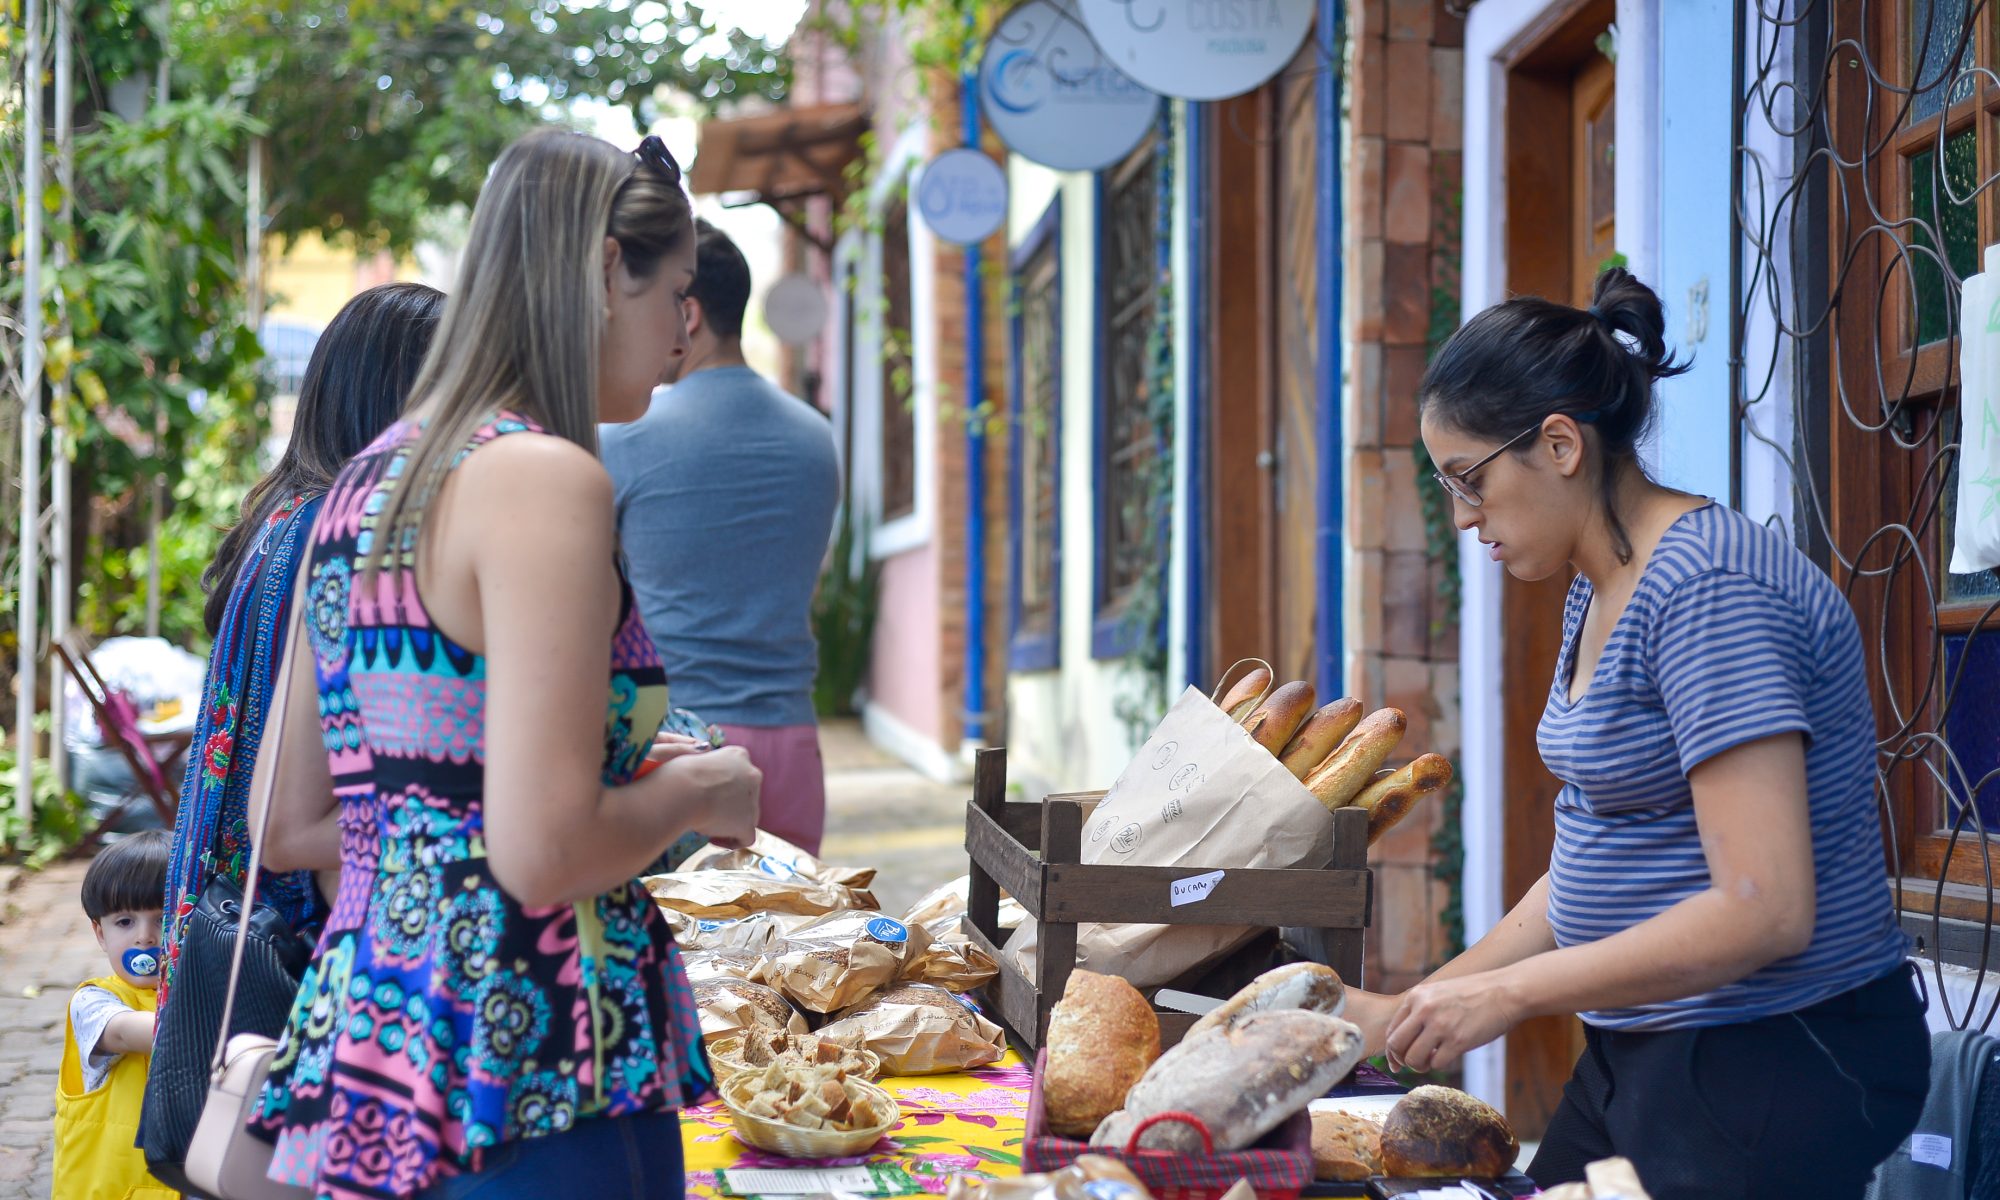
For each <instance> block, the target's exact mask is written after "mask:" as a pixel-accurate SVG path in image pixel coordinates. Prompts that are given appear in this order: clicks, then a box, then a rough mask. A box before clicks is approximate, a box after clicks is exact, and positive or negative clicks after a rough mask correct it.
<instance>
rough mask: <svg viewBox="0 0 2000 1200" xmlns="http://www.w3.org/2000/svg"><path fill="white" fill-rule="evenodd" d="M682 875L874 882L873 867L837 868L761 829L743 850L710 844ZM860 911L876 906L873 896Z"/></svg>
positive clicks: (856, 885)
mask: <svg viewBox="0 0 2000 1200" xmlns="http://www.w3.org/2000/svg"><path fill="white" fill-rule="evenodd" d="M676 869H677V871H678V872H680V873H681V874H687V873H689V872H693V871H761V872H763V873H764V874H766V875H770V876H772V877H774V878H777V879H804V880H810V881H812V882H814V883H834V884H839V885H840V886H841V887H846V888H854V889H856V890H860V889H863V888H866V887H867V886H868V885H869V884H871V883H873V882H875V868H874V867H836V866H834V865H833V864H831V863H828V862H825V861H823V860H821V859H820V858H818V857H816V856H814V855H812V854H809V853H807V852H806V851H804V850H801V849H799V848H798V847H797V846H794V845H792V844H791V843H790V842H788V841H786V840H785V839H783V838H781V837H779V836H778V835H777V834H775V833H766V832H765V831H763V830H761V829H759V830H758V831H757V838H756V840H755V841H753V842H751V843H750V844H749V845H748V846H747V847H744V848H743V849H741V850H730V849H726V848H724V847H721V846H715V845H710V846H706V847H704V848H702V849H701V850H699V851H697V852H696V853H695V854H693V855H692V856H690V857H689V858H688V860H687V861H686V862H684V863H682V864H681V865H680V866H679V867H678V868H676ZM856 907H858V908H873V907H875V900H874V897H872V896H871V897H869V899H868V902H867V903H866V904H865V905H856Z"/></svg>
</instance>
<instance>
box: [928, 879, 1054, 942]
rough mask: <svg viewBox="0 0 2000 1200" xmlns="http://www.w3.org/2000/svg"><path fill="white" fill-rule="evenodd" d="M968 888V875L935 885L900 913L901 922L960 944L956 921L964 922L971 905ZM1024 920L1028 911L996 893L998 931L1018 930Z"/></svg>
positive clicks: (1009, 897)
mask: <svg viewBox="0 0 2000 1200" xmlns="http://www.w3.org/2000/svg"><path fill="white" fill-rule="evenodd" d="M971 887H972V877H971V876H970V875H960V876H959V877H958V878H957V879H954V880H952V881H951V882H950V883H944V884H939V885H938V886H937V887H935V888H932V889H931V890H930V891H928V892H926V893H924V897H923V899H921V900H919V901H917V902H916V903H915V904H913V905H911V906H910V911H908V912H906V913H904V914H903V920H904V922H905V923H907V924H911V925H922V926H923V927H924V928H925V929H928V930H930V931H931V936H932V937H935V938H942V939H945V940H947V941H964V940H965V935H964V933H962V932H961V931H960V922H962V921H963V920H964V919H965V910H966V906H967V905H968V904H969V903H971V901H970V900H969V899H968V897H969V895H970V891H971ZM1027 919H1028V910H1027V909H1025V908H1022V907H1021V902H1020V901H1019V900H1016V899H1014V898H1013V897H1012V896H1009V895H1008V894H1007V893H1005V892H1002V893H1000V928H1002V929H1018V928H1020V925H1021V922H1023V921H1025V920H1027Z"/></svg>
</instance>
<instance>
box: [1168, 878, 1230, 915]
mask: <svg viewBox="0 0 2000 1200" xmlns="http://www.w3.org/2000/svg"><path fill="white" fill-rule="evenodd" d="M1221 882H1222V872H1221V871H1210V872H1209V873H1208V874H1206V875H1190V876H1188V877H1187V878H1186V879H1176V880H1174V883H1173V907H1175V908H1179V907H1180V906H1181V905H1183V904H1199V903H1201V902H1202V901H1203V900H1206V899H1208V894H1209V893H1210V892H1212V891H1214V890H1215V885H1216V884H1218V883H1221Z"/></svg>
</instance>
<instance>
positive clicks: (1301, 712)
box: [1243, 679, 1313, 755]
mask: <svg viewBox="0 0 2000 1200" xmlns="http://www.w3.org/2000/svg"><path fill="white" fill-rule="evenodd" d="M1312 710H1313V685H1312V684H1310V683H1307V682H1306V681H1304V680H1303V679H1300V680H1294V681H1293V682H1291V683H1287V684H1285V685H1283V686H1282V687H1280V688H1278V689H1277V690H1276V691H1274V692H1272V693H1271V694H1270V695H1268V696H1266V697H1264V702H1263V703H1262V704H1259V705H1258V706H1257V707H1256V708H1254V709H1252V710H1251V712H1250V715H1249V716H1247V717H1245V718H1243V728H1245V729H1247V730H1249V731H1250V737H1251V739H1252V740H1253V741H1255V742H1256V743H1257V744H1258V745H1259V746H1262V747H1264V749H1266V750H1269V751H1270V752H1271V753H1272V754H1274V755H1275V754H1277V753H1278V752H1279V751H1281V750H1283V749H1284V748H1285V743H1286V742H1289V741H1291V740H1292V735H1293V734H1294V733H1297V732H1298V731H1299V726H1301V725H1303V724H1305V721H1306V718H1307V717H1308V716H1311V715H1312Z"/></svg>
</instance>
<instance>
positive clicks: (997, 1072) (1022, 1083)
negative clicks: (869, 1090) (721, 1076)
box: [681, 1049, 1032, 1197]
mask: <svg viewBox="0 0 2000 1200" xmlns="http://www.w3.org/2000/svg"><path fill="white" fill-rule="evenodd" d="M1031 1074H1032V1072H1031V1071H1030V1070H1029V1068H1028V1065H1027V1064H1026V1063H1024V1062H1022V1061H1021V1056H1020V1055H1019V1054H1017V1053H1015V1052H1014V1051H1013V1050H1012V1049H1009V1050H1008V1051H1007V1056H1006V1057H1005V1058H1002V1059H1001V1060H1000V1061H999V1062H997V1063H995V1064H994V1065H993V1066H991V1067H985V1068H981V1069H980V1070H977V1071H970V1072H966V1073H963V1074H953V1075H916V1076H896V1077H890V1078H885V1079H881V1080H878V1081H877V1082H879V1083H880V1084H881V1086H882V1087H883V1088H884V1089H885V1090H887V1091H888V1092H889V1093H890V1094H891V1095H893V1096H895V1097H896V1103H897V1104H898V1105H900V1106H901V1108H902V1110H903V1116H902V1120H900V1121H898V1122H897V1123H896V1126H895V1128H893V1129H891V1130H890V1131H889V1136H888V1137H887V1138H885V1139H884V1140H883V1141H882V1142H881V1143H879V1144H877V1146H876V1148H875V1150H874V1152H873V1153H870V1154H865V1155H860V1156H858V1157H854V1158H834V1159H797V1158H783V1157H780V1156H778V1155H775V1154H766V1153H764V1152H763V1151H761V1150H753V1149H751V1148H750V1147H748V1146H745V1145H744V1144H743V1143H742V1142H739V1141H737V1140H736V1136H735V1134H734V1133H733V1132H732V1131H731V1125H730V1121H729V1110H727V1109H725V1108H723V1107H722V1105H721V1103H720V1102H717V1103H713V1104H705V1105H702V1106H701V1107H699V1108H691V1109H689V1110H687V1111H686V1112H684V1113H682V1114H681V1150H682V1153H683V1154H684V1156H685V1158H686V1166H687V1190H688V1194H689V1195H690V1196H707V1197H714V1196H721V1195H723V1194H724V1193H722V1192H720V1191H719V1190H718V1189H717V1188H716V1185H715V1173H716V1171H717V1170H719V1169H721V1168H724V1167H811V1166H850V1165H854V1164H857V1163H864V1162H887V1163H894V1164H896V1165H897V1166H900V1167H901V1168H903V1170H905V1171H907V1172H909V1174H910V1177H911V1178H912V1179H914V1180H916V1182H917V1186H918V1188H919V1189H920V1190H918V1191H915V1192H911V1193H907V1194H909V1195H917V1196H920V1195H925V1194H937V1195H943V1194H944V1192H945V1191H946V1189H947V1188H948V1187H949V1186H950V1183H951V1177H952V1176H954V1175H964V1174H968V1173H975V1174H983V1175H1015V1174H1019V1173H1020V1170H1021V1140H1022V1137H1023V1130H1024V1128H1025V1125H1026V1114H1027V1109H1028V1085H1029V1082H1030V1080H1029V1077H1030V1075H1031Z"/></svg>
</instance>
